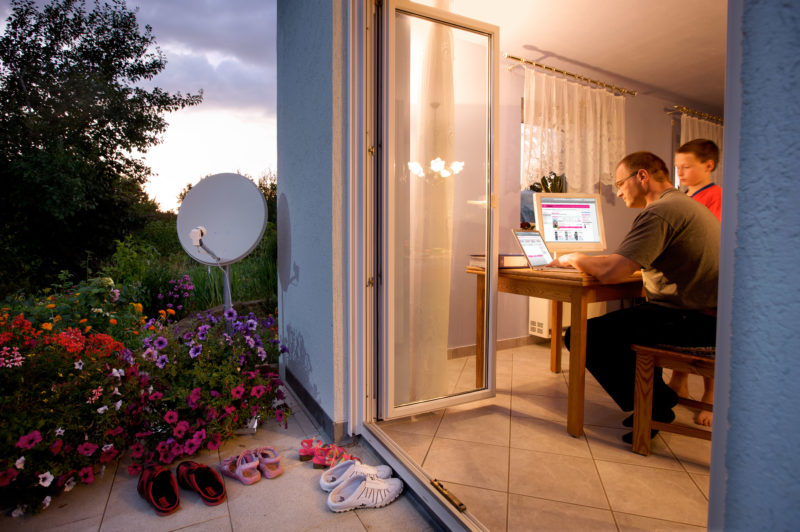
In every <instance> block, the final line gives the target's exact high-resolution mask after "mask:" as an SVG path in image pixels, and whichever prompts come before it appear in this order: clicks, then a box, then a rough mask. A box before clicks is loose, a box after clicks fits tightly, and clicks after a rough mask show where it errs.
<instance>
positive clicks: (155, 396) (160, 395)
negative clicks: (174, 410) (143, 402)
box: [150, 392, 164, 401]
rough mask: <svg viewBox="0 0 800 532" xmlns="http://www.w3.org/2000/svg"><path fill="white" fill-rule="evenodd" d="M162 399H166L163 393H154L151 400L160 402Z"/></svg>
mask: <svg viewBox="0 0 800 532" xmlns="http://www.w3.org/2000/svg"><path fill="white" fill-rule="evenodd" d="M162 397H164V394H163V393H161V392H154V393H151V394H150V400H151V401H158V400H159V399H161V398H162Z"/></svg>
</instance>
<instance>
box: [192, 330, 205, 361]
mask: <svg viewBox="0 0 800 532" xmlns="http://www.w3.org/2000/svg"><path fill="white" fill-rule="evenodd" d="M198 336H200V335H198ZM202 352H203V346H202V345H199V344H198V345H195V346H192V348H191V349H189V356H190V357H192V358H197V357H198V356H200V353H202Z"/></svg>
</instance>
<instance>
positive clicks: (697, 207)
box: [551, 152, 720, 441]
mask: <svg viewBox="0 0 800 532" xmlns="http://www.w3.org/2000/svg"><path fill="white" fill-rule="evenodd" d="M615 184H616V187H617V190H618V192H617V196H618V197H620V198H622V199H623V200H624V201H625V205H627V206H628V207H635V208H643V210H642V212H640V213H639V215H638V216H637V217H636V219H635V220H634V222H633V226H632V227H631V229H630V231H629V232H628V234H627V235H626V236H625V238H624V240H623V241H622V243H621V244H620V246H619V247H618V248H617V250H616V251H615V252H614V253H612V254H610V255H595V256H589V255H585V254H583V253H569V254H566V255H563V256H561V257H558V258H557V259H556V260H554V261H553V262H552V263H551V265H552V266H573V267H575V268H577V269H579V270H581V271H583V272H586V273H588V274H590V275H593V276H594V277H597V278H598V279H599V280H600V281H602V282H605V283H614V282H619V281H621V280H623V279H625V278H626V277H628V276H629V275H631V274H632V273H634V272H635V271H636V270H639V269H641V270H642V279H643V281H644V288H645V292H646V293H647V302H646V303H644V304H641V305H638V306H634V307H632V308H627V309H622V310H618V311H616V312H611V313H609V314H606V315H605V316H601V317H598V318H593V319H591V320H589V321H588V323H587V333H586V336H587V339H586V369H588V370H589V371H590V372H591V373H592V375H594V377H595V378H596V379H597V381H598V382H599V383H600V384H601V385H602V386H603V388H604V389H605V390H606V392H608V394H609V395H610V396H611V398H612V399H614V401H615V402H616V403H617V404H618V405H619V407H620V408H621V409H622V410H624V411H630V410H633V388H634V374H635V367H636V357H635V354H634V352H633V351H632V350H631V349H630V345H631V344H645V345H655V344H670V345H683V346H712V345H715V340H716V338H715V336H716V306H717V278H718V271H719V234H720V224H719V221H718V220H717V218H716V217H715V216H714V215H713V214H712V213H711V211H709V210H708V209H707V208H705V206H703V205H701V204H700V203H698V202H697V201H694V200H692V199H691V198H689V197H688V196H686V195H685V194H682V193H681V192H680V191H678V190H677V189H675V188H674V187H673V186H672V184H671V182H670V175H669V171H668V170H667V166H666V165H665V164H664V161H662V160H661V159H660V158H659V157H658V156H656V155H654V154H652V153H649V152H636V153H632V154H630V155H628V156H626V157H625V158H624V159H622V161H620V163H619V164H618V165H617V170H616V183H615ZM565 344H566V345H567V347H569V331H567V336H566V338H565ZM655 381H656V382H655V389H654V394H653V419H654V420H657V421H662V422H665V423H670V422H672V421H673V420H674V419H675V414H674V412H673V411H672V407H674V406H675V405H676V404H677V402H678V396H677V394H676V393H675V392H674V391H673V390H672V389H671V388H670V387H669V386H667V384H666V383H665V382H664V380H663V379H662V377H661V374H660V370H659V373H657V374H656V376H655ZM623 424H625V425H627V426H632V424H633V420H632V417H629V418H628V419H626V420H625V421H624V422H623ZM630 438H631V434H626V435H625V436H623V439H624V440H625V441H629V440H630Z"/></svg>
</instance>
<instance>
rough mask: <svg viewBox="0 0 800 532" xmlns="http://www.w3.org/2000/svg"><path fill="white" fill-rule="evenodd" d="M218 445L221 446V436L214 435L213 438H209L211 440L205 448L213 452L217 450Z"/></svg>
mask: <svg viewBox="0 0 800 532" xmlns="http://www.w3.org/2000/svg"><path fill="white" fill-rule="evenodd" d="M220 445H222V436H220V435H219V434H214V435H213V436H211V439H210V440H209V442H208V444H207V445H206V448H207V449H208V450H209V451H214V450H216V449H219V446H220Z"/></svg>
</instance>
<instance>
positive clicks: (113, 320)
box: [108, 318, 117, 325]
mask: <svg viewBox="0 0 800 532" xmlns="http://www.w3.org/2000/svg"><path fill="white" fill-rule="evenodd" d="M108 323H110V324H111V325H116V324H117V320H115V319H114V318H111V319H110V320H108Z"/></svg>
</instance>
